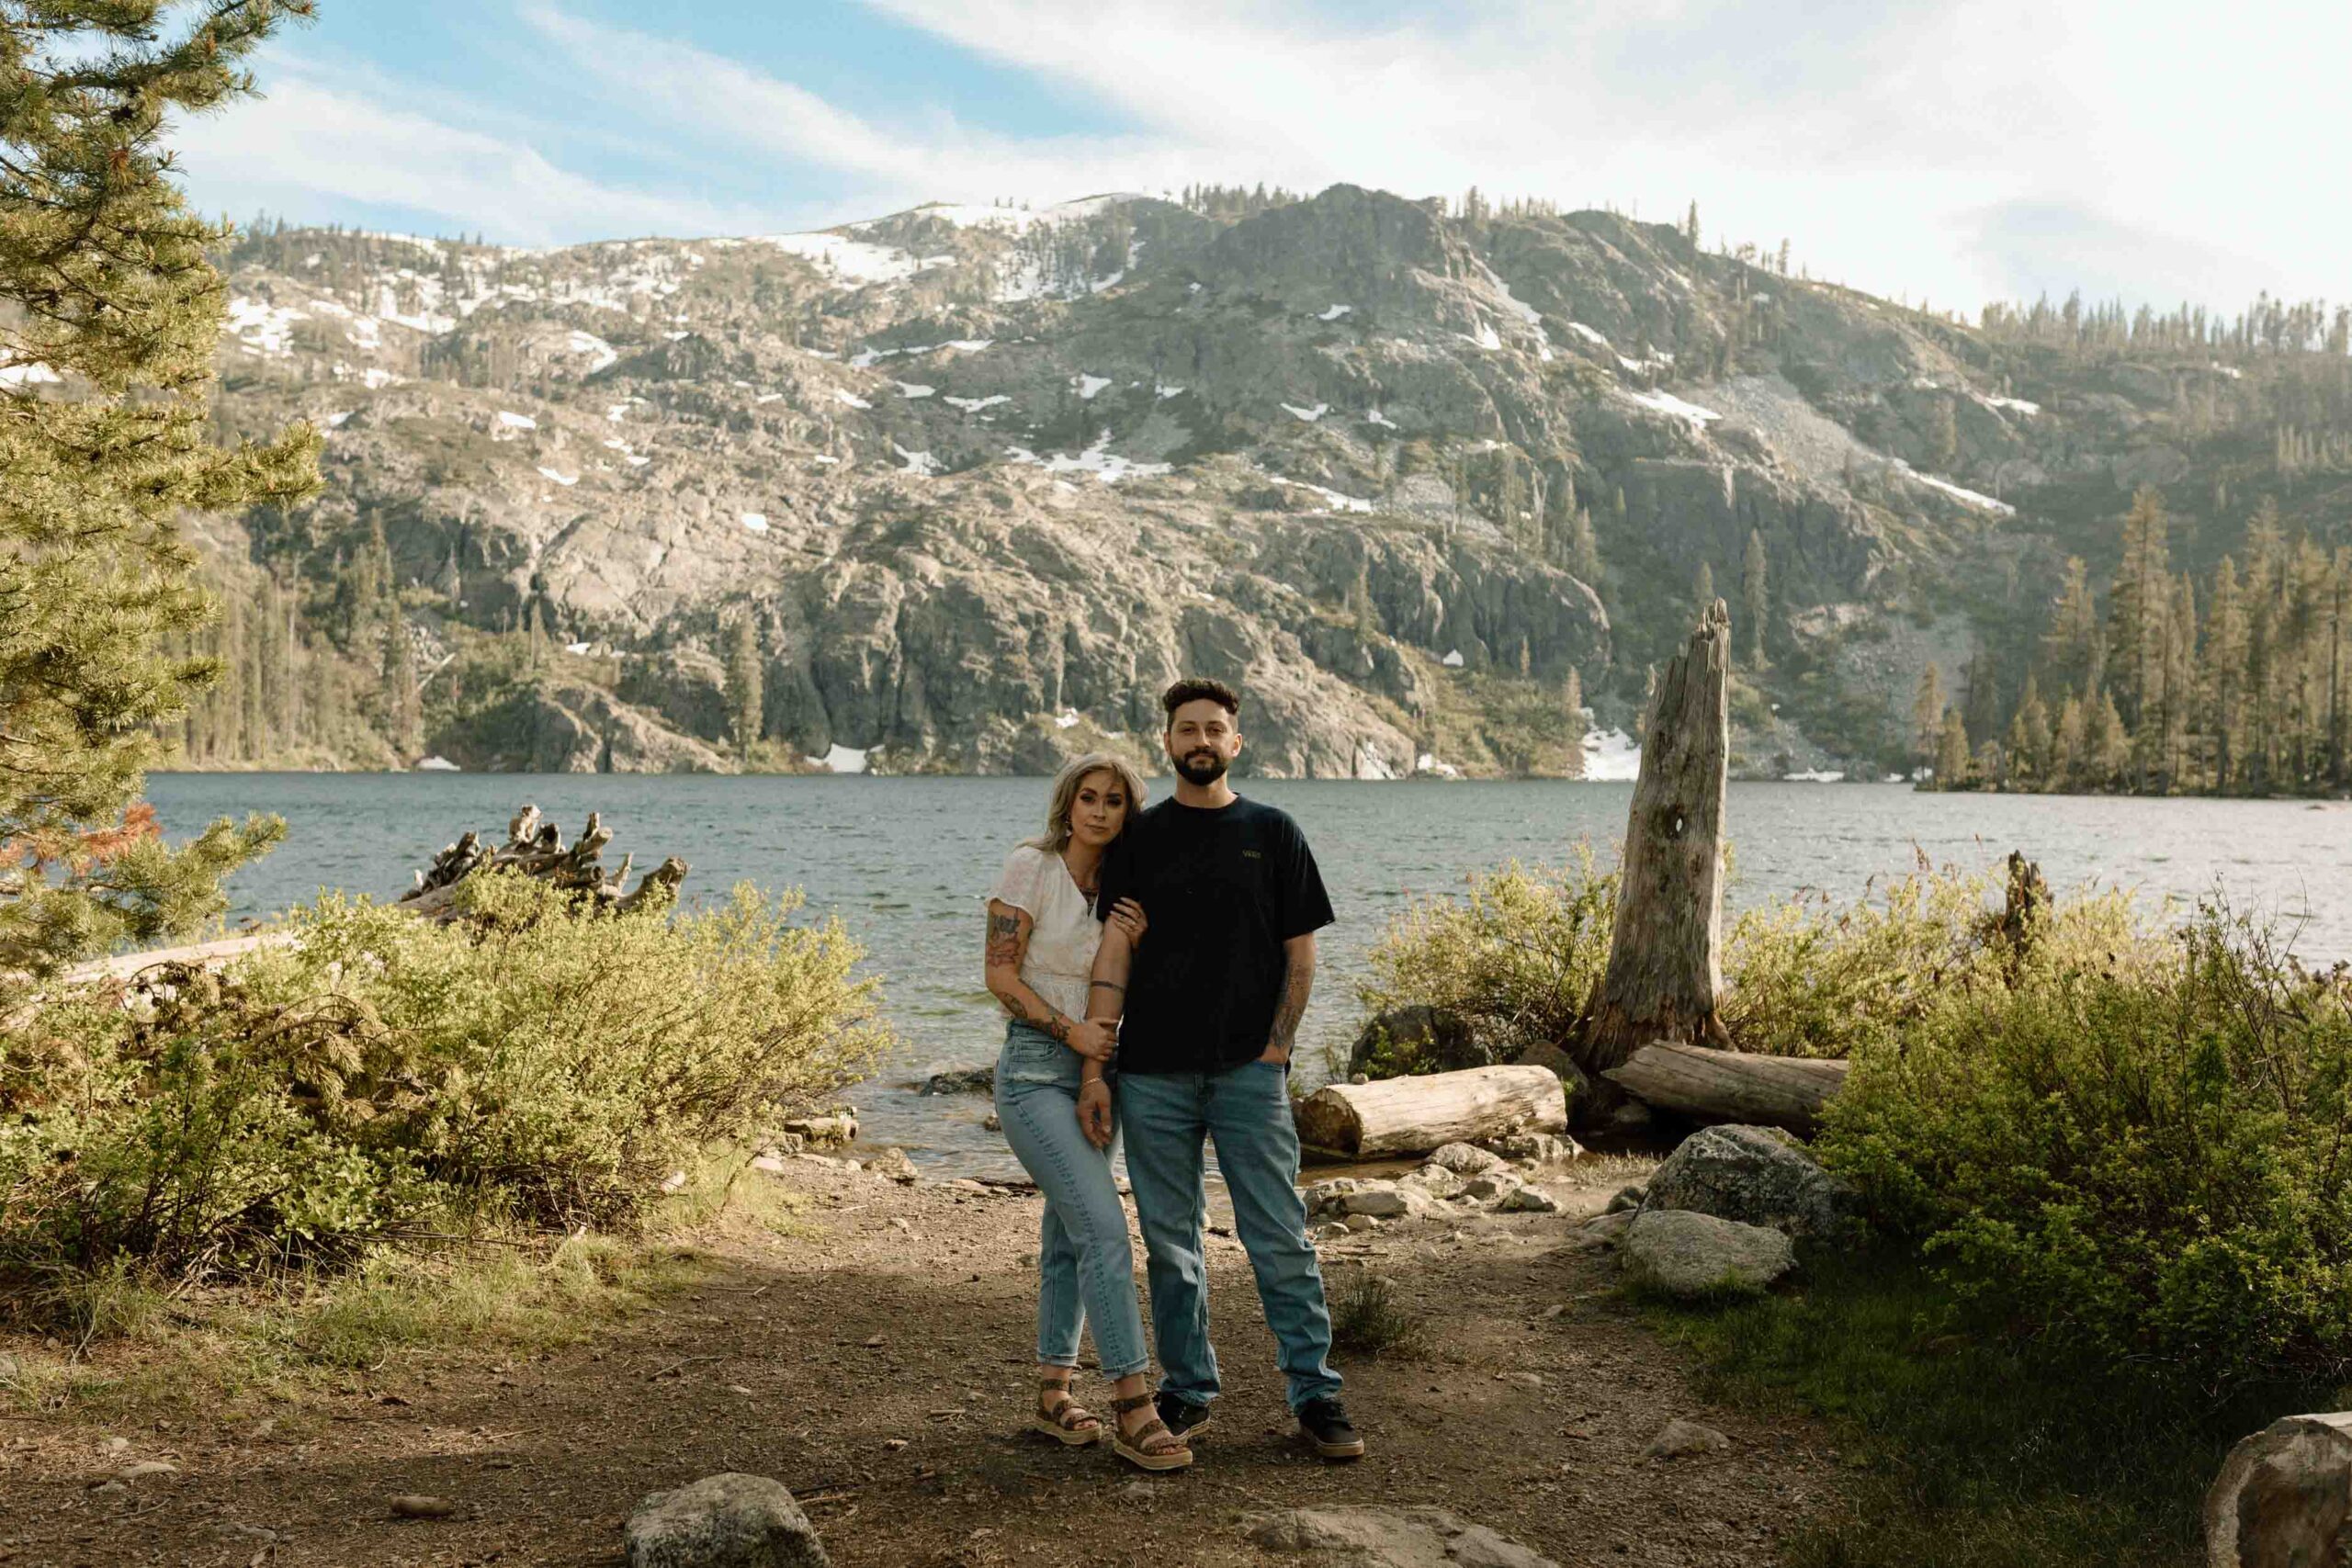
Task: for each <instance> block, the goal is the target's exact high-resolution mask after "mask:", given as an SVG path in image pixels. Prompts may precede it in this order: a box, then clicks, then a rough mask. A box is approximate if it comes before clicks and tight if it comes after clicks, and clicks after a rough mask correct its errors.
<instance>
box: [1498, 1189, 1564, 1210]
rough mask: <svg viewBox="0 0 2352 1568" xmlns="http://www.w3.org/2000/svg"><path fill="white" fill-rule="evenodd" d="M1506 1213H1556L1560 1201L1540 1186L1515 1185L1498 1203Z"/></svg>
mask: <svg viewBox="0 0 2352 1568" xmlns="http://www.w3.org/2000/svg"><path fill="white" fill-rule="evenodd" d="M1498 1206H1499V1207H1500V1208H1501V1210H1502V1212H1503V1213H1506V1214H1556V1213H1559V1212H1560V1201H1559V1200H1558V1199H1557V1198H1555V1197H1553V1196H1552V1195H1551V1194H1550V1193H1549V1192H1546V1191H1544V1190H1543V1189H1542V1188H1540V1187H1514V1188H1512V1189H1511V1190H1510V1191H1508V1192H1506V1193H1504V1194H1503V1201H1502V1202H1501V1204H1500V1205H1498Z"/></svg>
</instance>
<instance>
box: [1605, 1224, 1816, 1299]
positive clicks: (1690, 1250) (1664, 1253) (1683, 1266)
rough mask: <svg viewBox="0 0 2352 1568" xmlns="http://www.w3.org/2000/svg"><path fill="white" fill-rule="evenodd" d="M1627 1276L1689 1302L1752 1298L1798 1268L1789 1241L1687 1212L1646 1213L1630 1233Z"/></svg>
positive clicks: (1627, 1236) (1627, 1229)
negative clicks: (1719, 1298) (1724, 1298)
mask: <svg viewBox="0 0 2352 1568" xmlns="http://www.w3.org/2000/svg"><path fill="white" fill-rule="evenodd" d="M1623 1252H1624V1258H1625V1273H1626V1276H1627V1277H1628V1278H1629V1279H1631V1280H1634V1281H1635V1282H1636V1283H1638V1284H1644V1285H1647V1286H1650V1287H1651V1288H1653V1289H1655V1290H1659V1291H1663V1292H1666V1293H1667V1294H1668V1295H1670V1296H1676V1297H1679V1298H1681V1299H1683V1300H1686V1301H1689V1300H1694V1299H1697V1298H1700V1297H1704V1296H1716V1295H1752V1294H1755V1293H1757V1292H1761V1291H1763V1290H1765V1289H1766V1288H1767V1287H1769V1286H1770V1285H1771V1284H1772V1283H1773V1281H1775V1280H1779V1279H1780V1278H1781V1276H1782V1275H1783V1274H1786V1273H1787V1272H1788V1271H1789V1270H1790V1269H1793V1268H1794V1267H1796V1247H1795V1245H1794V1244H1793V1243H1792V1242H1791V1241H1790V1240H1789V1238H1788V1237H1787V1236H1786V1235H1782V1234H1781V1232H1779V1231H1776V1230H1770V1229H1768V1228H1766V1227H1765V1226H1763V1225H1749V1224H1740V1223H1739V1222H1738V1221H1737V1220H1719V1219H1717V1218H1715V1216H1714V1215H1713V1214H1700V1213H1691V1212H1690V1211H1688V1210H1683V1209H1662V1210H1658V1209H1645V1210H1643V1211H1642V1212H1641V1213H1638V1214H1635V1215H1634V1220H1633V1223H1632V1224H1629V1225H1627V1226H1626V1227H1625V1235H1624V1241H1623Z"/></svg>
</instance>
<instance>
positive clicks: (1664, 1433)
mask: <svg viewBox="0 0 2352 1568" xmlns="http://www.w3.org/2000/svg"><path fill="white" fill-rule="evenodd" d="M1729 1447H1731V1439H1730V1438H1727V1437H1725V1436H1724V1435H1723V1434H1722V1433H1721V1432H1718V1431H1716V1430H1715V1429H1714V1428H1713V1427H1702V1426H1701V1425H1699V1423H1697V1422H1696V1421H1679V1420H1678V1421H1668V1423H1667V1424H1666V1426H1665V1427H1664V1428H1662V1429H1661V1430H1660V1431H1659V1432H1658V1435H1657V1437H1655V1438H1651V1439H1650V1440H1649V1443H1648V1445H1647V1446H1646V1447H1645V1448H1644V1449H1643V1450H1642V1457H1643V1458H1644V1459H1691V1458H1692V1457H1694V1456H1696V1455H1699V1454H1712V1453H1720V1452H1722V1451H1723V1450H1725V1449H1727V1448H1729Z"/></svg>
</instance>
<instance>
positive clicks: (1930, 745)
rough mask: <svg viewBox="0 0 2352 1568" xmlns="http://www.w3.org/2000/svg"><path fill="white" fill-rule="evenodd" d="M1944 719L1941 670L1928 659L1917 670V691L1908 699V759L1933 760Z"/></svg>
mask: <svg viewBox="0 0 2352 1568" xmlns="http://www.w3.org/2000/svg"><path fill="white" fill-rule="evenodd" d="M1943 723H1944V672H1943V671H1941V670H1939V669H1937V668H1936V665H1935V661H1934V660H1929V661H1928V667H1927V668H1926V669H1925V670H1922V671H1919V694H1918V695H1917V697H1916V698H1914V699H1913V700H1912V703H1911V760H1912V761H1914V762H1915V763H1917V765H1918V766H1920V767H1928V766H1929V765H1931V764H1932V763H1933V762H1934V761H1935V757H1936V746H1937V742H1938V737H1939V735H1940V734H1941V732H1942V730H1943Z"/></svg>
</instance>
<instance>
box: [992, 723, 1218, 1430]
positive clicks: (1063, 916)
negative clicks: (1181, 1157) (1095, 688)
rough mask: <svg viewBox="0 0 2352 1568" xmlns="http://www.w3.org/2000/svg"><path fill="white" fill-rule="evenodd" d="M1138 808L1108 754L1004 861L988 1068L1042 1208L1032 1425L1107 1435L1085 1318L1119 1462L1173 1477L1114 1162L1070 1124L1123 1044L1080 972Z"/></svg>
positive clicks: (1060, 784) (1087, 765) (1056, 796)
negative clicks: (1001, 1012) (1092, 1080)
mask: <svg viewBox="0 0 2352 1568" xmlns="http://www.w3.org/2000/svg"><path fill="white" fill-rule="evenodd" d="M1142 807H1143V781H1142V780H1141V779H1139V778H1137V777H1136V773H1135V770H1134V769H1132V768H1130V767H1129V766H1128V765H1127V764H1126V763H1125V762H1124V761H1120V760H1119V759H1118V758H1116V757H1113V756H1109V755H1107V754H1104V753H1102V752H1096V753H1093V754H1091V755H1089V756H1084V757H1080V758H1079V759H1078V760H1077V761H1073V762H1071V763H1070V764H1069V766H1067V767H1065V768H1063V769H1062V771H1061V773H1059V774H1058V775H1057V776H1056V777H1055V779H1054V793H1053V804H1052V806H1051V807H1049V808H1048V810H1047V811H1046V831H1045V832H1044V833H1043V834H1042V835H1040V836H1039V837H1037V838H1035V839H1031V840H1028V841H1027V842H1026V843H1023V844H1022V845H1021V846H1020V847H1018V848H1017V849H1015V850H1014V851H1013V852H1012V854H1011V855H1009V856H1007V857H1006V859H1005V863H1004V871H1003V873H1002V874H1001V875H999V876H998V877H997V880H996V886H994V887H993V888H991V889H990V890H989V940H988V982H989V991H990V992H991V993H992V994H993V995H994V996H995V997H996V998H997V1000H999V1001H1001V1002H1002V1003H1003V1004H1004V1009H1005V1010H1006V1011H1007V1012H1009V1013H1011V1014H1012V1023H1011V1024H1010V1025H1009V1026H1008V1027H1007V1028H1006V1030H1005V1032H1004V1050H1003V1053H1002V1054H1001V1055H999V1056H998V1058H997V1064H996V1110H997V1116H998V1118H999V1120H1001V1122H1003V1123H1004V1136H1005V1141H1006V1142H1007V1143H1009V1144H1011V1145H1012V1152H1013V1154H1014V1155H1015V1156H1018V1157H1019V1159H1020V1161H1021V1163H1022V1165H1023V1167H1024V1168H1026V1169H1027V1170H1028V1172H1029V1175H1030V1177H1031V1178H1032V1179H1034V1180H1035V1182H1036V1183H1037V1188H1038V1190H1039V1191H1041V1192H1043V1193H1044V1194H1045V1198H1046V1218H1045V1225H1044V1231H1043V1234H1042V1235H1041V1236H1040V1237H1039V1246H1038V1250H1037V1379H1038V1382H1039V1384H1040V1385H1041V1386H1040V1388H1039V1390H1038V1394H1037V1407H1036V1413H1035V1416H1033V1417H1032V1425H1034V1426H1035V1427H1037V1428H1038V1429H1039V1430H1040V1431H1043V1432H1045V1433H1046V1435H1047V1436H1049V1437H1052V1438H1056V1439H1057V1440H1058V1441H1061V1442H1064V1443H1091V1442H1096V1441H1099V1440H1101V1438H1103V1435H1104V1432H1103V1422H1102V1420H1101V1418H1100V1417H1098V1416H1095V1415H1094V1414H1093V1413H1092V1412H1091V1411H1089V1410H1088V1409H1086V1408H1085V1407H1084V1406H1083V1405H1080V1404H1079V1403H1078V1402H1077V1401H1076V1400H1074V1399H1073V1398H1071V1397H1070V1392H1069V1382H1070V1378H1071V1376H1072V1374H1073V1372H1074V1371H1075V1369H1076V1368H1077V1366H1078V1337H1079V1331H1080V1327H1081V1326H1083V1325H1086V1324H1087V1323H1089V1322H1091V1324H1092V1325H1093V1328H1094V1351H1095V1356H1096V1359H1098V1360H1100V1361H1101V1362H1102V1366H1103V1372H1104V1373H1105V1374H1106V1375H1108V1376H1110V1377H1111V1378H1113V1379H1114V1380H1115V1381H1114V1382H1113V1384H1112V1392H1113V1395H1114V1397H1113V1399H1112V1401H1111V1411H1112V1423H1113V1424H1112V1427H1111V1429H1110V1433H1109V1436H1110V1439H1111V1446H1112V1450H1113V1451H1114V1452H1115V1453H1117V1454H1118V1455H1119V1457H1120V1458H1122V1459H1125V1460H1126V1461H1129V1462H1130V1463H1133V1464H1136V1465H1139V1466H1141V1467H1142V1468H1144V1469H1145V1470H1177V1469H1181V1468H1182V1467H1183V1466H1185V1465H1188V1464H1190V1463H1192V1462H1193V1452H1192V1450H1191V1449H1189V1448H1187V1447H1186V1446H1185V1445H1184V1442H1183V1440H1182V1438H1178V1437H1176V1436H1175V1435H1174V1434H1173V1433H1171V1432H1170V1431H1169V1430H1168V1428H1167V1427H1165V1426H1163V1425H1161V1423H1160V1421H1159V1416H1157V1414H1155V1413H1154V1412H1153V1409H1152V1398H1151V1394H1150V1393H1149V1392H1148V1390H1147V1389H1146V1387H1145V1377H1144V1371H1145V1369H1146V1368H1147V1367H1148V1365H1149V1364H1150V1357H1149V1356H1148V1353H1147V1352H1146V1350H1145V1348H1144V1338H1143V1317H1142V1314H1140V1313H1138V1312H1137V1311H1136V1286H1135V1258H1134V1257H1133V1255H1132V1254H1131V1253H1130V1252H1129V1251H1128V1248H1127V1217H1126V1212H1125V1210H1124V1209H1122V1208H1121V1207H1120V1206H1119V1190H1118V1187H1117V1185H1116V1183H1115V1182H1114V1180H1113V1179H1112V1176H1111V1156H1110V1151H1109V1149H1107V1148H1101V1149H1098V1148H1096V1147H1095V1146H1094V1145H1092V1144H1091V1143H1089V1142H1088V1141H1087V1138H1086V1135H1085V1134H1084V1133H1083V1132H1082V1131H1081V1130H1080V1127H1079V1122H1078V1090H1079V1084H1080V1080H1081V1078H1082V1077H1092V1076H1102V1075H1103V1073H1104V1072H1106V1071H1107V1067H1106V1066H1103V1065H1105V1064H1107V1063H1108V1062H1109V1060H1110V1057H1111V1052H1112V1048H1113V1046H1114V1044H1115V1043H1117V1039H1116V1036H1115V1034H1114V1032H1113V1026H1111V1025H1109V1024H1105V1023H1102V1022H1088V1021H1086V995H1087V977H1088V972H1089V971H1090V970H1091V968H1092V967H1093V964H1094V949H1095V947H1096V945H1097V944H1098V943H1099V942H1101V941H1102V938H1103V928H1102V925H1101V923H1100V922H1099V921H1098V920H1097V919H1095V915H1094V889H1095V887H1096V885H1097V878H1098V876H1099V874H1100V873H1101V870H1102V866H1103V851H1105V850H1106V849H1108V848H1109V847H1110V844H1111V840H1114V839H1115V838H1117V837H1118V836H1119V831H1120V829H1123V828H1125V826H1126V824H1127V818H1128V817H1129V816H1130V815H1131V814H1132V813H1134V812H1136V811H1138V810H1140V809H1142ZM1110 918H1111V919H1114V920H1117V921H1119V922H1120V924H1121V925H1122V926H1123V927H1124V928H1125V930H1126V931H1127V933H1128V936H1129V937H1130V939H1131V940H1132V939H1139V938H1140V937H1141V936H1142V935H1143V931H1144V916H1143V911H1142V910H1141V909H1139V908H1136V906H1135V905H1134V904H1132V903H1125V902H1123V903H1121V904H1120V905H1119V907H1118V908H1116V909H1115V910H1114V911H1113V912H1112V915H1111V917H1110Z"/></svg>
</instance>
